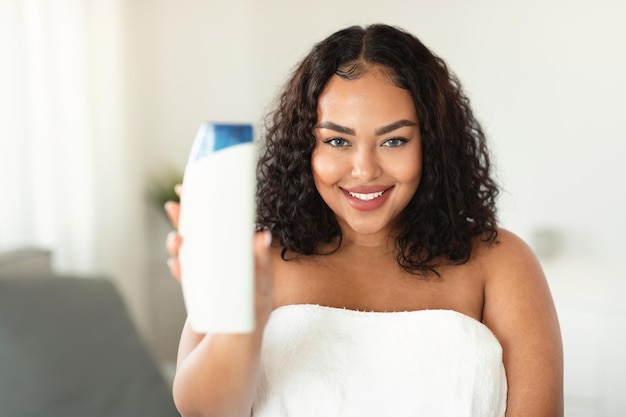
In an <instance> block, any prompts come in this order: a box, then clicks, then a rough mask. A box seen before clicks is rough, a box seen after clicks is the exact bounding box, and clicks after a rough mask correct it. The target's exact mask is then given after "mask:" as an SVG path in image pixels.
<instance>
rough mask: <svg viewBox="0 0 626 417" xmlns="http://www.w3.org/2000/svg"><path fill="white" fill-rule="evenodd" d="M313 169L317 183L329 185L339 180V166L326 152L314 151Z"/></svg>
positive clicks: (312, 158) (317, 184)
mask: <svg viewBox="0 0 626 417" xmlns="http://www.w3.org/2000/svg"><path fill="white" fill-rule="evenodd" d="M311 169H312V170H313V179H314V180H315V185H316V186H317V187H319V186H320V185H329V183H334V182H335V181H336V180H337V178H336V177H337V175H338V171H339V169H338V166H337V164H336V162H335V161H334V160H333V159H332V158H329V157H328V156H327V155H325V154H324V152H320V151H313V155H312V156H311Z"/></svg>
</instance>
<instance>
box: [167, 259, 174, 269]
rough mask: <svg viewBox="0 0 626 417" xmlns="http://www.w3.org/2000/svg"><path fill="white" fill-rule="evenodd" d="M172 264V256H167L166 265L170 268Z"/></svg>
mask: <svg viewBox="0 0 626 417" xmlns="http://www.w3.org/2000/svg"><path fill="white" fill-rule="evenodd" d="M172 265H174V258H167V267H168V268H172Z"/></svg>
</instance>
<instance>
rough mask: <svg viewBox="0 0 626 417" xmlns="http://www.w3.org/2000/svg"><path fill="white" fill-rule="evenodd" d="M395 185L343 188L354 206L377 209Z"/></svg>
mask: <svg viewBox="0 0 626 417" xmlns="http://www.w3.org/2000/svg"><path fill="white" fill-rule="evenodd" d="M392 188H393V187H386V186H375V187H354V188H350V189H347V188H341V191H342V192H343V194H344V195H345V196H346V199H347V200H348V203H349V204H350V206H352V208H354V209H356V210H361V211H370V210H376V209H377V208H378V207H380V206H381V205H382V204H383V203H384V202H385V201H386V200H387V197H388V196H389V194H390V193H389V191H390V190H391V189H392Z"/></svg>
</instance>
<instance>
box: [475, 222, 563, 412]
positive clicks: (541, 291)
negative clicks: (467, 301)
mask: <svg viewBox="0 0 626 417" xmlns="http://www.w3.org/2000/svg"><path fill="white" fill-rule="evenodd" d="M477 257H478V261H479V262H480V263H481V265H482V270H483V271H484V273H485V300H484V307H483V321H484V323H485V324H486V325H487V326H488V327H489V328H490V329H491V330H492V332H493V333H494V334H495V336H496V337H497V338H498V340H499V341H500V344H501V345H502V349H503V361H504V365H505V369H506V373H507V380H508V383H509V399H508V411H507V417H510V416H518V415H519V416H521V415H524V416H562V415H563V391H562V390H563V353H562V345H561V335H560V330H559V323H558V318H557V314H556V309H555V307H554V303H553V300H552V295H551V293H550V288H549V286H548V282H547V280H546V277H545V275H544V273H543V270H542V268H541V264H540V263H539V261H538V259H537V257H536V256H535V255H534V253H533V252H532V250H531V249H530V247H529V246H528V245H527V244H526V243H525V242H524V241H523V240H522V239H521V238H519V237H518V236H516V235H515V234H514V233H511V232H510V231H508V230H504V229H500V230H498V237H497V239H496V241H494V242H492V243H483V244H481V245H480V246H479V248H478V250H477Z"/></svg>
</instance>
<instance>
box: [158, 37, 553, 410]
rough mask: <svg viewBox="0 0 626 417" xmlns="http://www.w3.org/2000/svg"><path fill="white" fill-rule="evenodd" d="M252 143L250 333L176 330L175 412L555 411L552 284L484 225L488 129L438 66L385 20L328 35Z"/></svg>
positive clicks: (173, 248) (174, 241) (491, 198)
mask: <svg viewBox="0 0 626 417" xmlns="http://www.w3.org/2000/svg"><path fill="white" fill-rule="evenodd" d="M264 139H265V141H264V146H263V152H262V154H261V157H260V160H259V165H258V171H257V172H258V190H257V204H258V209H257V227H258V229H259V230H265V231H264V232H259V233H257V236H256V237H255V256H256V283H257V286H256V317H257V328H256V330H255V331H254V332H253V333H250V334H238V335H232V334H231V335H228V334H209V335H201V334H195V333H193V332H192V331H191V330H190V328H189V327H188V325H185V328H184V330H183V334H182V336H181V341H180V349H179V357H178V367H177V373H176V378H175V383H174V397H175V401H176V404H177V407H178V408H179V410H180V412H181V414H182V415H183V416H195V415H197V416H202V415H211V416H215V415H228V416H230V415H232V416H239V415H241V416H244V415H245V416H247V415H251V414H252V415H258V416H266V415H267V416H274V415H284V416H292V415H293V416H295V415H298V416H302V415H320V416H322V415H323V416H331V415H337V416H339V415H341V416H353V415H354V416H356V415H359V416H363V415H394V416H404V415H406V416H409V415H412V416H418V415H425V416H502V415H504V414H505V413H506V416H507V417H516V416H523V417H532V416H562V415H563V399H562V397H563V394H562V348H561V340H560V333H559V326H558V320H557V317H556V313H555V309H554V306H553V302H552V299H551V295H550V292H549V288H548V286H547V283H546V280H545V277H544V275H543V272H542V270H541V267H540V265H539V263H538V262H537V260H536V258H535V257H534V255H533V254H532V252H531V251H530V250H529V248H528V247H527V246H526V244H524V242H522V241H521V240H520V239H519V238H518V237H516V236H515V235H514V234H512V233H510V232H508V231H506V230H503V229H500V228H498V227H497V225H496V215H495V199H496V195H497V187H496V185H495V183H494V181H493V180H492V179H491V177H490V163H489V155H488V151H487V148H486V143H485V138H484V134H483V132H482V130H481V127H480V126H479V124H478V123H477V121H476V120H475V118H474V116H473V114H472V112H471V109H470V107H469V100H468V99H467V98H466V97H465V96H464V94H463V92H462V90H461V87H460V83H459V82H458V80H457V79H456V78H455V77H454V76H453V75H452V74H451V73H450V72H449V71H448V69H447V67H446V65H445V63H444V62H443V61H442V60H441V59H439V58H438V57H436V56H435V55H433V54H432V53H431V52H430V51H429V50H428V49H427V48H426V47H425V46H424V45H423V44H422V43H421V42H420V41H419V40H418V39H416V38H415V37H414V36H412V35H410V34H408V33H406V32H404V31H403V30H400V29H397V28H393V27H390V26H386V25H372V26H368V27H365V28H360V27H351V28H347V29H345V30H341V31H339V32H336V33H335V34H333V35H331V36H329V37H328V38H327V39H325V40H323V41H322V42H320V43H318V44H316V45H315V46H314V48H313V49H312V51H311V52H310V53H309V55H308V56H307V57H305V59H304V60H303V61H302V62H301V63H300V65H299V66H298V67H297V68H296V70H295V71H294V73H293V75H292V77H291V79H290V80H289V81H288V83H287V84H286V86H285V88H284V90H283V92H282V94H281V96H280V98H279V100H278V102H277V105H276V108H275V110H274V111H273V112H272V113H271V114H270V117H269V118H268V119H267V131H266V134H265V138H264ZM166 209H167V211H168V214H169V215H170V218H171V219H172V222H173V224H174V225H176V223H177V219H178V206H177V205H176V204H173V203H169V204H168V205H167V207H166ZM181 244H182V240H181V238H180V237H179V236H178V235H177V234H175V233H173V234H172V235H171V236H170V237H169V238H168V242H167V247H168V250H169V252H170V254H171V255H172V259H171V260H170V262H169V264H170V269H171V271H172V274H173V275H174V276H175V277H179V275H180V274H179V265H178V261H177V260H176V256H177V253H178V248H179V247H180V245H181Z"/></svg>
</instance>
